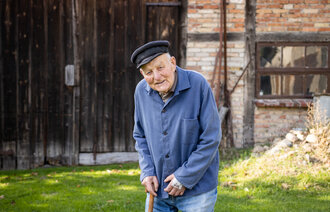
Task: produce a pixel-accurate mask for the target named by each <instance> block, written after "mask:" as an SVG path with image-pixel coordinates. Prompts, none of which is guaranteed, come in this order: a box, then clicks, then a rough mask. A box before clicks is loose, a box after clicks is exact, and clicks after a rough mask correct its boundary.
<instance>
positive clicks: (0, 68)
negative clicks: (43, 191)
mask: <svg viewBox="0 0 330 212" xmlns="http://www.w3.org/2000/svg"><path fill="white" fill-rule="evenodd" d="M3 8H4V2H3V1H0V141H1V142H0V152H3V146H2V141H3V128H4V118H3V117H4V109H3V104H4V102H3V53H2V52H3V51H2V50H3V47H2V37H3V36H2V28H3V25H2V23H3V14H4V9H3ZM2 160H3V157H2V155H0V169H2V163H3V162H2Z"/></svg>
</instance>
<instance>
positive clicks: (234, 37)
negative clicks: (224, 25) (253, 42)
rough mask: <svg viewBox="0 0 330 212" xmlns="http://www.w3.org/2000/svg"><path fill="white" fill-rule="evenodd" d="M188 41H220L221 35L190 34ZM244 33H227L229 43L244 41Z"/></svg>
mask: <svg viewBox="0 0 330 212" xmlns="http://www.w3.org/2000/svg"><path fill="white" fill-rule="evenodd" d="M188 39H189V40H190V41H198V42H210V41H214V42H216V41H219V33H216V32H214V33H212V32H211V33H189V34H188ZM243 40H244V33H242V32H227V41H243Z"/></svg>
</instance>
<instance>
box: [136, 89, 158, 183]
mask: <svg viewBox="0 0 330 212" xmlns="http://www.w3.org/2000/svg"><path fill="white" fill-rule="evenodd" d="M134 101H135V111H134V129H133V137H134V139H135V141H136V143H135V149H136V151H137V152H138V154H139V164H140V169H141V175H140V180H141V182H142V181H143V179H144V178H145V177H148V176H156V172H155V168H154V163H153V160H152V157H151V155H150V151H149V147H148V143H147V139H146V137H145V134H144V130H143V125H142V123H141V116H140V108H139V102H138V98H137V97H136V94H135V95H134Z"/></svg>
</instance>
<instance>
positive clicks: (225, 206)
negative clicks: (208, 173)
mask: <svg viewBox="0 0 330 212" xmlns="http://www.w3.org/2000/svg"><path fill="white" fill-rule="evenodd" d="M276 157H278V156H276ZM233 158H234V159H233ZM139 174H140V171H139V169H138V165H137V164H136V163H131V164H122V165H119V164H118V165H107V166H83V167H82V166H79V167H57V168H40V169H34V170H25V171H22V170H19V171H0V211H144V200H145V193H144V188H143V187H142V186H141V185H140V182H139ZM219 179H220V185H219V188H218V201H217V203H216V208H215V211H290V212H291V211H299V212H300V211H330V190H329V182H330V174H329V170H328V169H327V168H326V167H318V168H315V167H314V166H313V164H306V165H303V166H296V164H295V157H294V155H291V156H290V157H288V158H286V162H285V163H284V162H283V160H274V159H273V158H272V157H269V156H262V157H259V158H256V157H252V156H250V154H249V152H248V151H240V152H237V151H236V152H235V155H234V157H231V158H230V159H228V158H225V159H223V160H222V162H221V171H220V176H219Z"/></svg>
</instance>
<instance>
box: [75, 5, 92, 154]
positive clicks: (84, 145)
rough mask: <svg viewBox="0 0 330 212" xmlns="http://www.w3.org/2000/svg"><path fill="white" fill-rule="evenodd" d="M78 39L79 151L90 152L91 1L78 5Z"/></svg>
mask: <svg viewBox="0 0 330 212" xmlns="http://www.w3.org/2000/svg"><path fill="white" fill-rule="evenodd" d="M79 10H80V11H79V16H78V18H79V22H80V23H81V25H80V28H79V30H80V39H79V41H78V43H79V51H80V56H81V57H80V59H81V121H80V151H81V152H92V151H93V144H94V139H95V137H94V132H95V124H94V122H93V120H94V113H95V102H93V98H94V97H93V96H94V88H95V86H94V85H95V72H93V71H94V70H95V67H94V66H95V64H93V62H94V61H93V58H94V56H93V55H94V43H93V35H94V31H93V29H94V13H93V2H89V1H83V2H81V5H80V7H79Z"/></svg>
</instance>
